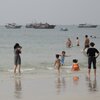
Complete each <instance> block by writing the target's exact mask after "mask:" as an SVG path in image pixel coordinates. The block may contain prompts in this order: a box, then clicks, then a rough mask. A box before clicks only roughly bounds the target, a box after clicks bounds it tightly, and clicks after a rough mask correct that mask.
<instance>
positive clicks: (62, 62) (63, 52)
mask: <svg viewBox="0 0 100 100" xmlns="http://www.w3.org/2000/svg"><path fill="white" fill-rule="evenodd" d="M59 56H61V65H62V66H63V65H64V61H65V57H68V56H67V55H66V52H65V51H62V54H61V55H59Z"/></svg>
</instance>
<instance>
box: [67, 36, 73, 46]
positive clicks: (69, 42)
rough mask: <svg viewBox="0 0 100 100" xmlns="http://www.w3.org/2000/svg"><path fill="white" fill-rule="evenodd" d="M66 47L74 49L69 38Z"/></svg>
mask: <svg viewBox="0 0 100 100" xmlns="http://www.w3.org/2000/svg"><path fill="white" fill-rule="evenodd" d="M66 46H67V47H68V48H71V47H72V41H71V39H70V38H68V40H67V42H66Z"/></svg>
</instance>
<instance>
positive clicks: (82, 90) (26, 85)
mask: <svg viewBox="0 0 100 100" xmlns="http://www.w3.org/2000/svg"><path fill="white" fill-rule="evenodd" d="M99 70H100V69H98V72H97V79H96V80H94V76H93V71H92V73H91V79H90V80H88V79H87V77H86V73H85V72H80V73H79V80H76V81H75V80H73V74H67V75H65V74H64V75H59V76H58V75H56V74H52V73H51V74H24V73H23V74H21V75H18V74H17V75H13V73H8V72H4V73H3V72H2V73H1V74H0V90H1V91H0V98H1V100H29V99H30V100H99V99H100V78H99V76H100V74H99Z"/></svg>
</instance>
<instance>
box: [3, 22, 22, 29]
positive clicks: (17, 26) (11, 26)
mask: <svg viewBox="0 0 100 100" xmlns="http://www.w3.org/2000/svg"><path fill="white" fill-rule="evenodd" d="M5 27H6V28H8V29H9V28H12V29H19V28H21V27H22V25H17V24H16V23H8V24H7V25H5Z"/></svg>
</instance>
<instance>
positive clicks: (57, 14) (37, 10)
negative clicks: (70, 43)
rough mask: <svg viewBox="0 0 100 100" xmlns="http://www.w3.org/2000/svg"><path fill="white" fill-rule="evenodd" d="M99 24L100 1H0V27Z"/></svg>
mask: <svg viewBox="0 0 100 100" xmlns="http://www.w3.org/2000/svg"><path fill="white" fill-rule="evenodd" d="M12 22H16V23H18V24H26V23H31V22H48V23H50V24H80V23H89V24H100V0H0V25H1V24H6V23H12Z"/></svg>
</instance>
